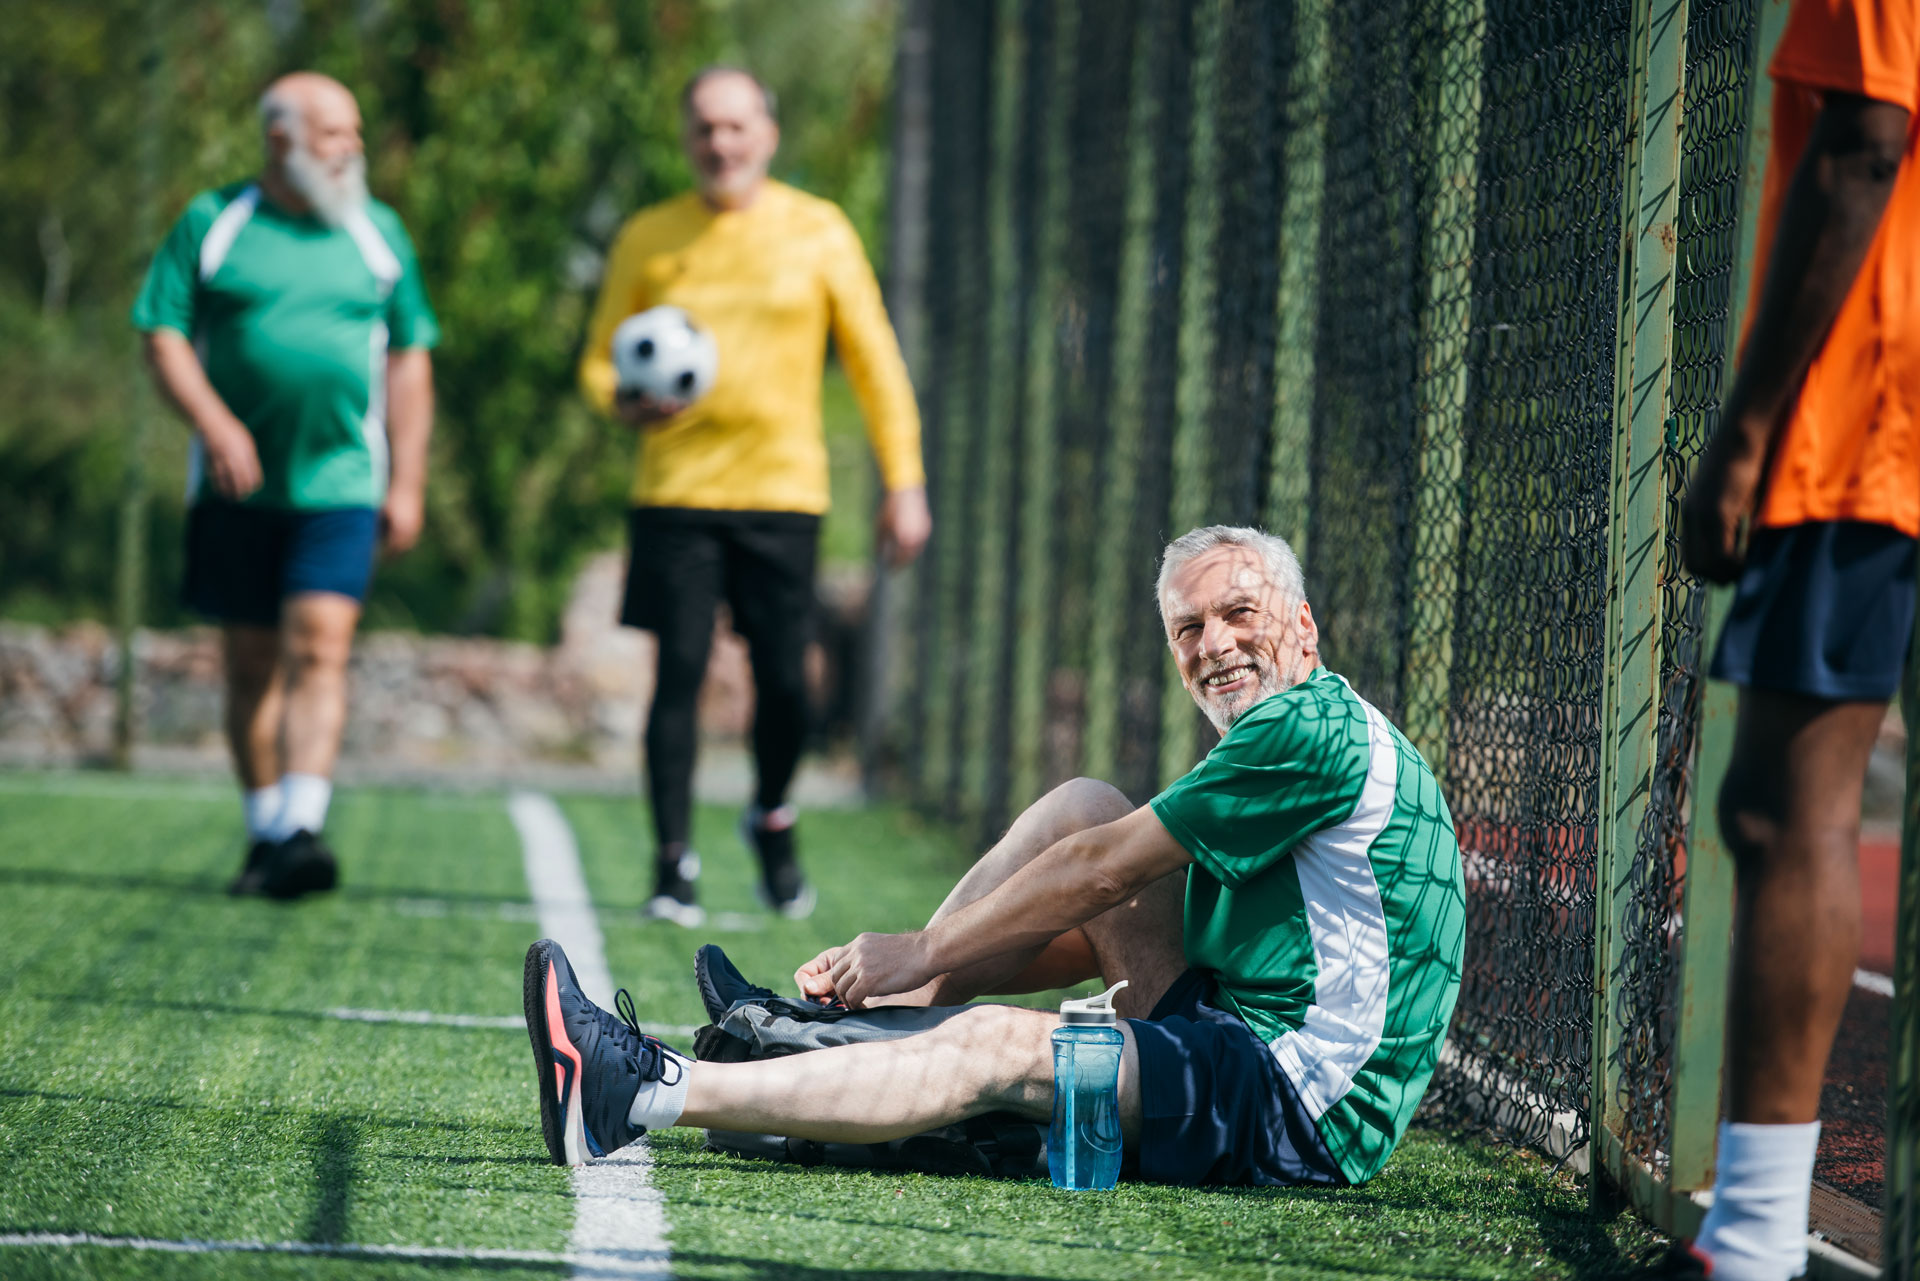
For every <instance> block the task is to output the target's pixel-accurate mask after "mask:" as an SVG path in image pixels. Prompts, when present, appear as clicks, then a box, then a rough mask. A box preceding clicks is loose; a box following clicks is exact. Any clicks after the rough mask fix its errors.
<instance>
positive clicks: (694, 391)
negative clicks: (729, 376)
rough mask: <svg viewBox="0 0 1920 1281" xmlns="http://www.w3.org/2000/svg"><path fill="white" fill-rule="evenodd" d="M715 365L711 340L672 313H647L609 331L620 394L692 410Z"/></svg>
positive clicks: (675, 310)
mask: <svg viewBox="0 0 1920 1281" xmlns="http://www.w3.org/2000/svg"><path fill="white" fill-rule="evenodd" d="M719 364H720V353H719V351H718V350H717V349H715V347H714V345H713V335H712V334H710V333H708V332H707V331H706V330H704V329H702V328H700V327H699V326H698V325H696V324H694V323H693V317H691V316H689V315H687V313H686V312H684V311H682V310H680V309H679V308H678V307H653V308H649V309H648V310H646V311H643V312H641V313H640V314H639V315H637V316H628V317H627V318H626V319H625V320H623V321H621V322H620V327H619V328H618V329H616V330H614V331H613V368H614V372H615V373H616V374H617V375H618V377H619V380H620V390H621V391H622V392H638V393H639V394H641V395H643V396H649V397H651V398H652V399H654V400H677V401H680V402H681V403H683V404H692V403H693V402H694V401H696V400H698V399H700V398H701V397H702V396H704V395H706V394H707V392H708V391H710V390H711V389H712V388H713V375H714V371H715V370H716V369H717V368H718V367H719Z"/></svg>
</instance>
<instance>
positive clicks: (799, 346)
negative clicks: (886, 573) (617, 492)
mask: <svg viewBox="0 0 1920 1281" xmlns="http://www.w3.org/2000/svg"><path fill="white" fill-rule="evenodd" d="M681 117H682V125H683V133H682V141H683V143H684V144H685V146H686V150H687V158H688V160H689V161H690V162H691V163H692V167H693V172H694V184H695V190H693V191H690V192H686V193H684V194H682V195H679V196H676V197H674V198H673V199H671V200H666V201H662V202H661V203H660V204H657V205H652V206H649V207H648V208H646V209H642V210H641V211H640V212H639V213H637V214H635V215H634V216H633V217H632V218H631V219H629V220H628V221H627V224H626V226H624V227H623V228H621V230H620V234H619V236H618V237H617V238H616V239H615V241H614V245H613V251H612V253H611V254H610V256H609V257H608V260H607V271H606V276H605V279H604V280H603V281H602V282H601V286H600V298H599V301H598V303H597V304H596V306H595V308H594V315H593V324H592V327H591V330H590V332H589V334H588V337H587V346H586V352H585V354H584V355H583V356H582V358H581V362H580V382H581V386H582V388H583V389H584V390H585V392H586V394H587V396H588V398H589V399H590V400H591V401H592V402H593V403H594V404H595V405H596V406H598V407H599V408H601V409H602V410H605V411H610V412H612V413H614V414H616V415H617V416H618V417H619V418H620V419H621V421H623V422H625V423H627V424H628V425H630V426H632V427H634V428H635V429H636V430H637V431H638V432H639V437H640V445H639V451H638V459H637V464H636V467H635V470H634V480H633V490H632V500H633V511H632V514H631V518H630V524H629V532H630V544H631V552H632V555H631V559H630V561H629V564H628V568H627V588H626V600H625V603H624V605H623V606H622V609H621V615H620V621H621V622H623V623H625V624H626V625H627V626H629V627H639V628H644V629H645V630H647V631H650V632H653V633H654V635H655V636H656V637H658V639H659V642H660V651H659V652H660V660H659V669H658V673H657V676H656V679H655V682H654V697H653V708H652V711H651V712H650V714H649V716H648V720H647V730H646V761H647V789H648V794H649V797H650V799H651V801H652V805H653V823H654V834H655V836H656V838H657V840H658V845H657V847H656V850H655V865H654V875H655V891H654V896H653V898H652V899H651V900H650V901H649V903H648V905H647V913H648V915H650V916H653V917H656V918H658V919H663V920H671V921H676V922H678V923H679V924H681V925H685V926H689V927H691V926H696V925H698V924H700V923H701V921H702V920H703V919H704V913H703V912H702V911H701V909H700V907H699V904H698V902H697V901H696V895H695V891H694V881H695V878H696V877H697V876H698V875H699V871H700V860H699V856H698V855H697V854H695V853H694V851H693V849H692V847H691V845H690V844H689V841H688V837H689V826H690V820H691V811H692V785H693V757H694V722H695V704H696V699H697V698H698V695H699V691H700V682H701V678H702V677H703V676H704V675H705V673H706V667H707V649H708V645H709V643H710V641H711V638H712V635H713V621H714V610H715V607H716V606H717V605H718V603H719V602H720V601H721V600H722V599H724V600H725V601H726V602H727V605H728V608H729V609H730V610H731V612H732V615H733V626H734V628H735V630H737V631H738V632H739V633H740V634H741V635H742V636H744V637H745V638H746V641H747V645H748V647H749V651H750V653H751V655H752V663H753V681H754V695H755V711H754V724H753V752H754V764H755V768H756V771H757V774H758V785H757V793H756V795H755V797H754V801H753V804H752V805H750V806H749V807H748V808H747V811H746V813H745V814H744V815H743V816H742V819H741V835H742V837H743V839H744V840H745V841H746V843H747V845H748V846H749V847H750V848H751V849H752V850H753V851H754V853H755V854H756V855H757V856H758V857H759V860H760V870H761V893H762V896H763V897H764V898H765V900H766V901H767V904H768V906H770V907H771V908H773V909H774V910H775V911H777V912H779V913H781V914H782V915H784V916H787V917H789V918H793V919H799V918H801V917H804V916H806V915H807V914H808V913H809V912H811V911H812V910H813V903H814V893H813V889H812V887H811V886H809V885H808V884H807V882H806V880H805V878H804V877H803V876H802V875H801V872H800V864H799V861H798V859H797V857H796V854H795V848H794V820H795V813H794V809H793V806H792V805H790V804H788V803H787V788H788V785H789V784H790V783H791V782H792V780H793V774H794V768H795V766H796V765H797V764H798V762H799V758H800V748H801V744H802V741H803V739H804V737H805V733H806V712H807V701H806V688H805V679H804V674H803V670H802V657H803V655H804V653H805V650H806V644H807V640H808V629H809V626H810V623H811V620H812V613H813V599H814V597H813V570H814V555H815V549H816V545H817V543H818V541H819V533H820V517H821V514H822V513H823V512H825V511H826V509H827V445H826V438H825V436H824V435H823V434H822V430H821V424H820V379H821V373H822V369H823V366H824V364H825V359H826V349H827V336H828V334H829V333H831V334H832V336H833V340H834V343H835V346H836V348H837V349H838V351H839V355H840V361H841V364H842V365H843V366H844V367H845V368H846V371H847V377H848V379H849V380H850V381H851V382H852V384H853V390H854V394H855V395H856V397H857V398H858V399H859V402H860V408H861V411H862V412H863V413H864V415H865V417H866V420H867V434H868V436H869V438H870V439H871V440H872V443H873V451H874V455H875V457H876V458H877V459H878V461H879V464H880V475H881V480H882V482H883V483H884V484H885V486H886V491H887V492H886V498H885V500H884V501H883V503H882V505H881V510H880V528H879V534H880V541H881V546H882V548H883V549H884V550H885V552H886V553H887V555H888V556H889V557H890V558H891V559H892V561H893V562H894V563H895V564H905V563H906V562H907V561H910V560H912V559H913V557H914V556H916V555H917V554H918V553H919V551H920V548H921V547H922V546H923V545H924V544H925V543H926V540H927V537H928V535H929V534H930V533H931V532H932V527H933V522H932V518H931V517H930V516H929V514H928V511H927V497H926V478H925V473H924V472H923V471H922V469H921V462H920V418H919V413H918V411H917V409H916V408H915V406H914V400H913V388H912V387H911V386H910V385H909V384H908V381H907V372H906V366H905V364H904V362H903V361H902V360H901V358H900V348H899V344H898V343H897V342H896V341H895V339H894V336H893V329H892V327H891V326H890V325H889V324H888V323H887V315H886V309H885V307H884V306H883V304H882V302H881V299H880V287H879V284H878V282H877V281H875V279H874V275H873V269H872V267H871V266H869V265H868V263H867V258H866V254H865V252H864V251H863V250H862V248H861V246H860V240H859V237H858V236H857V235H856V234H855V233H854V230H853V227H852V225H851V224H850V223H849V222H848V221H847V218H846V215H845V214H843V213H841V211H840V210H839V209H838V208H837V207H835V206H834V205H833V204H831V203H829V202H828V201H825V200H820V199H817V198H815V197H813V196H809V195H807V194H805V193H803V192H800V191H796V190H795V189H794V188H792V187H789V186H787V185H786V184H784V183H780V182H775V181H773V180H772V179H770V178H768V177H767V166H768V165H769V164H770V163H771V162H772V160H773V153H774V151H775V149H776V148H777V147H778V146H779V143H780V128H779V125H778V124H777V123H776V121H775V118H774V101H773V95H772V94H771V93H769V92H768V91H767V89H766V87H765V86H763V85H762V84H761V83H760V82H759V81H758V80H756V79H755V78H754V77H753V76H752V75H751V74H749V73H747V72H745V71H742V70H739V69H738V68H734V67H709V68H707V69H705V70H703V71H701V72H699V73H697V74H696V75H695V76H694V77H693V78H692V79H691V80H690V81H688V82H687V87H686V89H685V90H684V91H683V93H682V94H681ZM662 304H672V305H673V306H676V307H680V308H682V309H684V310H685V311H686V312H687V313H688V314H689V315H691V316H692V317H693V319H694V321H695V323H697V324H699V325H700V326H701V327H703V328H704V329H706V330H707V331H708V332H710V333H711V334H712V335H713V336H714V340H715V342H716V344H717V345H718V347H719V352H720V368H719V375H718V377H717V378H716V380H715V382H714V386H713V390H712V391H711V392H709V393H708V394H707V395H706V396H705V397H703V398H702V399H701V400H700V401H699V402H697V403H695V404H692V405H685V404H679V403H673V402H659V401H653V400H649V399H647V398H645V397H638V396H624V395H623V396H621V397H620V398H619V400H618V401H617V402H616V398H615V377H614V370H613V362H612V352H611V341H612V337H613V331H614V329H615V327H616V326H618V325H619V323H620V322H621V321H622V320H624V319H625V318H626V317H628V316H630V315H632V314H634V313H635V312H639V311H645V310H646V309H647V308H649V307H655V306H659V305H662Z"/></svg>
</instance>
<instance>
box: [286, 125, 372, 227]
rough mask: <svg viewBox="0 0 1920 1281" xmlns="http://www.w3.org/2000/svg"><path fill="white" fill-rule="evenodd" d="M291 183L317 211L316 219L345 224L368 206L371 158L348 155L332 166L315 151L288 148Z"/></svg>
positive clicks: (288, 170)
mask: <svg viewBox="0 0 1920 1281" xmlns="http://www.w3.org/2000/svg"><path fill="white" fill-rule="evenodd" d="M286 175H287V184H288V185H289V186H291V187H292V188H293V189H294V190H295V191H297V192H299V193H300V198H301V199H302V200H304V201H306V202H307V204H309V205H310V206H312V208H313V216H314V217H316V218H318V219H319V220H320V221H321V222H324V223H326V224H327V225H328V226H329V227H338V226H341V225H343V224H344V223H345V222H346V221H347V219H348V218H350V217H352V216H353V215H354V214H356V213H358V212H359V211H360V210H362V209H364V208H366V205H367V158H366V157H365V156H348V157H347V158H346V159H345V160H342V161H341V162H340V163H339V164H338V165H336V166H332V167H329V166H327V165H325V164H323V163H321V162H320V161H319V160H317V159H315V158H314V155H313V153H312V152H310V151H308V150H307V149H306V148H305V147H303V146H300V145H299V144H297V143H296V144H295V145H294V146H291V147H289V148H287V158H286Z"/></svg>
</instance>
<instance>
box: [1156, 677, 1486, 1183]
mask: <svg viewBox="0 0 1920 1281" xmlns="http://www.w3.org/2000/svg"><path fill="white" fill-rule="evenodd" d="M1152 804H1153V811H1154V813H1155V814H1157V815H1159V817H1160V821H1161V823H1163V824H1165V826H1166V829H1167V831H1168V832H1170V833H1171V834H1172V835H1173V837H1174V839H1175V840H1177V841H1179V842H1180V844H1181V845H1183V846H1185V847H1186V850H1187V852H1188V853H1189V854H1191V855H1193V858H1194V866H1193V867H1192V868H1190V869H1188V873H1187V907H1186V954H1187V961H1188V963H1189V964H1190V965H1192V966H1194V967H1195V968H1196V969H1203V970H1210V971H1212V972H1213V973H1214V975H1215V977H1216V978H1217V979H1218V981H1219V985H1220V996H1221V998H1222V1000H1223V1002H1224V1005H1225V1008H1228V1009H1230V1010H1232V1011H1233V1012H1234V1013H1235V1014H1237V1015H1239V1016H1240V1018H1241V1019H1243V1020H1245V1022H1246V1023H1247V1025H1248V1026H1249V1027H1251V1028H1252V1029H1253V1030H1254V1032H1255V1033H1256V1034H1257V1035H1258V1036H1259V1037H1260V1039H1261V1040H1263V1041H1265V1042H1266V1043H1267V1045H1268V1048H1270V1049H1271V1050H1272V1051H1273V1057H1274V1058H1275V1059H1276V1060H1277V1061H1278V1063H1279V1065H1280V1069H1281V1071H1283V1072H1284V1073H1286V1075H1287V1079H1288V1080H1289V1081H1291V1082H1292V1083H1293V1086H1294V1088H1295V1090H1296V1092H1297V1093H1298V1095H1299V1098H1300V1101H1301V1102H1302V1103H1303V1104H1304V1105H1305V1106H1306V1108H1307V1110H1308V1111H1309V1112H1310V1113H1311V1114H1312V1115H1313V1117H1314V1121H1315V1124H1316V1125H1317V1126H1318V1127H1319V1131H1320V1136H1321V1138H1322V1139H1324V1140H1325V1141H1326V1144H1327V1148H1328V1150H1329V1151H1330V1152H1331V1153H1332V1154H1333V1156H1334V1159H1335V1160H1337V1161H1338V1162H1339V1163H1340V1169H1341V1172H1342V1173H1343V1174H1345V1175H1346V1177H1347V1178H1348V1179H1349V1180H1350V1181H1352V1182H1355V1183H1358V1182H1360V1181H1361V1180H1362V1179H1367V1178H1371V1177H1372V1176H1373V1175H1374V1174H1375V1173H1376V1172H1378V1170H1379V1169H1380V1167H1381V1166H1382V1165H1384V1164H1385V1163H1386V1160H1387V1157H1388V1156H1389V1155H1390V1154H1391V1153H1392V1152H1393V1148H1394V1145H1395V1144H1396V1143H1398V1142H1399V1141H1400V1136H1401V1134H1403V1133H1404V1132H1405V1131H1406V1128H1407V1123H1408V1122H1409V1121H1410V1120H1412V1118H1413V1113H1414V1109H1415V1108H1416V1107H1418V1106H1419V1103H1420V1098H1421V1096H1422V1095H1423V1094H1424V1093H1425V1092H1426V1088H1427V1082H1428V1081H1429V1080H1430V1079H1431V1078H1432V1076H1433V1069H1434V1064H1435V1063H1436V1061H1437V1060H1438V1058H1439V1055H1440V1044H1441V1042H1442V1040H1444V1039H1445V1037H1446V1032H1447V1022H1448V1020H1449V1019H1450V1018H1452V1016H1453V1003H1454V998H1455V997H1456V996H1457V995H1458V994H1459V990H1460V966H1461V952H1462V948H1463V946H1464V943H1465V938H1466V901H1465V893H1466V889H1465V884H1464V881H1463V880H1462V877H1461V871H1460V846H1459V843H1458V842H1457V841H1456V840H1455V839H1454V833H1453V818H1452V816H1451V815H1449V814H1448V812H1447V805H1446V802H1445V801H1444V800H1443V799H1442V798H1441V796H1440V787H1439V784H1438V783H1437V782H1436V781H1435V779H1434V777H1433V771H1432V770H1430V769H1428V768H1427V763H1426V762H1425V761H1423V760H1422V759H1421V758H1420V753H1419V752H1417V751H1415V750H1414V748H1413V745H1412V744H1411V743H1409V742H1407V740H1406V739H1405V738H1404V737H1402V736H1401V734H1400V732H1399V731H1398V730H1396V729H1395V728H1394V727H1393V726H1392V725H1391V724H1389V723H1388V721H1387V718H1386V717H1384V716H1382V715H1381V714H1380V712H1379V711H1378V710H1377V709H1375V708H1374V707H1373V706H1372V705H1370V704H1369V703H1367V702H1366V701H1365V700H1364V699H1362V698H1361V697H1360V696H1359V695H1358V694H1355V693H1354V692H1353V689H1352V688H1351V687H1350V686H1349V685H1348V684H1347V682H1346V681H1345V680H1343V679H1342V678H1340V677H1338V676H1336V675H1334V674H1333V673H1332V672H1329V671H1327V670H1325V669H1324V668H1323V669H1320V670H1317V671H1315V672H1314V674H1313V675H1312V676H1311V677H1309V678H1308V679H1307V680H1304V681H1302V682H1301V683H1300V684H1298V685H1295V686H1294V687H1293V688H1292V689H1289V690H1287V691H1285V692H1284V693H1280V694H1275V695H1272V696H1270V697H1268V698H1266V699H1265V700H1263V701H1262V702H1260V703H1259V704H1258V705H1256V706H1255V707H1254V708H1253V709H1252V710H1251V711H1249V712H1247V713H1246V714H1245V715H1244V716H1242V717H1241V718H1240V719H1239V720H1238V721H1237V722H1235V724H1234V726H1233V728H1232V729H1230V730H1229V731H1227V733H1226V735H1225V736H1224V737H1223V738H1221V740H1220V741H1219V743H1217V744H1216V745H1215V746H1214V748H1213V750H1212V751H1211V752H1209V753H1208V754H1207V757H1206V759H1205V760H1203V761H1201V762H1200V763H1199V764H1198V765H1196V766H1194V767H1193V769H1192V770H1191V771H1189V772H1188V773H1187V774H1186V775H1185V776H1184V777H1182V778H1181V779H1180V780H1179V781H1177V782H1175V783H1174V784H1173V786H1171V787H1169V788H1167V790H1166V791H1164V792H1162V793H1161V794H1160V795H1159V796H1156V797H1155V798H1154V799H1153V802H1152Z"/></svg>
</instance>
